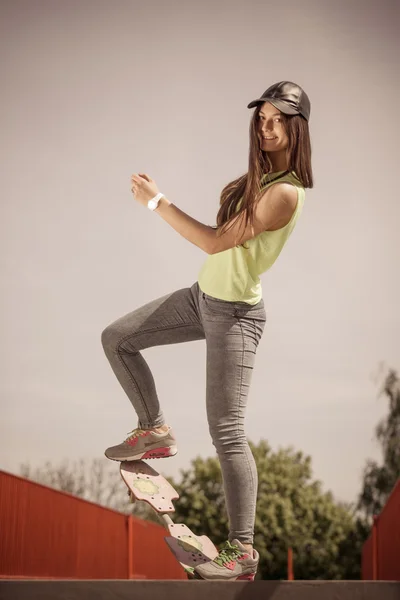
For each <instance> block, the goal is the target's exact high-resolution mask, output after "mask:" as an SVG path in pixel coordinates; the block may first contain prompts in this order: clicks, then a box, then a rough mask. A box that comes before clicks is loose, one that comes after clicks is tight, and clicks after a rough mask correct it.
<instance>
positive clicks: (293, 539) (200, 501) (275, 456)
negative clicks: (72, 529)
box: [169, 440, 368, 579]
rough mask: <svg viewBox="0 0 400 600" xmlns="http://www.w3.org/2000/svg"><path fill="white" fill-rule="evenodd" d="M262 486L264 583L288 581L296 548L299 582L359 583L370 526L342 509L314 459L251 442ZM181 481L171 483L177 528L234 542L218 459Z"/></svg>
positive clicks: (259, 530)
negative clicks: (316, 475) (315, 475)
mask: <svg viewBox="0 0 400 600" xmlns="http://www.w3.org/2000/svg"><path fill="white" fill-rule="evenodd" d="M250 447H251V449H252V452H253V455H254V458H255V461H256V464H257V470H258V476H259V488H258V499H257V514H256V522H255V538H254V546H255V547H256V548H257V550H258V552H259V553H260V567H259V572H258V577H260V578H262V579H286V578H287V551H288V548H289V547H292V548H293V557H294V559H293V566H294V575H295V578H296V579H358V578H360V564H361V548H362V544H363V542H364V541H365V539H366V537H367V535H368V525H367V524H366V523H365V521H363V520H362V519H361V518H355V515H354V508H353V506H352V505H351V504H347V503H340V502H337V503H335V501H334V499H333V496H332V493H331V492H323V491H322V489H321V482H320V481H313V480H312V471H311V458H310V457H309V456H304V455H303V453H302V452H295V451H294V450H293V449H292V448H288V449H281V450H279V451H278V452H276V453H273V452H272V451H271V448H270V446H269V445H268V443H267V442H266V441H264V440H262V441H261V442H260V443H259V444H258V445H254V444H252V443H251V442H250ZM191 466H192V468H191V469H188V470H182V471H181V475H182V478H181V481H180V483H176V482H175V481H174V480H173V479H172V478H170V479H169V480H170V482H171V483H172V485H173V486H174V487H175V489H176V490H177V492H178V493H179V494H180V499H179V501H177V502H176V503H175V507H176V513H175V514H176V518H174V520H175V521H176V522H178V523H185V524H186V525H187V526H188V527H190V528H191V529H192V530H193V532H194V533H196V534H197V535H201V534H205V535H208V536H209V537H210V538H211V539H212V540H213V542H214V543H215V544H217V545H219V544H221V543H222V542H224V541H225V540H226V538H227V531H228V518H227V514H226V509H225V501H224V492H223V483H222V474H221V469H220V466H219V461H218V459H217V458H208V459H206V460H203V459H202V458H200V457H197V458H196V459H194V460H193V461H192V463H191Z"/></svg>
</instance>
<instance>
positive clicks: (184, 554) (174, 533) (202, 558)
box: [164, 523, 218, 573]
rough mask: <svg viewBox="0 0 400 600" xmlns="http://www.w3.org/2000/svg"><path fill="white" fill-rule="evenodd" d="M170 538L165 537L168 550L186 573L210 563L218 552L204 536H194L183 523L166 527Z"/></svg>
mask: <svg viewBox="0 0 400 600" xmlns="http://www.w3.org/2000/svg"><path fill="white" fill-rule="evenodd" d="M168 529H169V532H170V536H167V537H165V538H164V539H165V541H166V543H167V544H168V546H169V548H170V550H171V551H172V552H173V554H174V555H175V557H176V559H177V560H178V561H179V562H180V563H181V565H182V567H183V568H184V569H185V571H187V572H189V573H190V572H191V570H192V569H193V568H194V567H196V566H197V565H199V564H202V563H205V562H210V561H211V560H214V558H215V557H216V556H217V555H218V550H217V548H216V547H215V546H214V544H213V543H212V541H211V540H210V538H208V537H207V536H206V535H201V536H198V535H195V534H194V533H193V532H192V531H191V530H190V529H189V527H187V526H186V525H184V524H183V523H173V524H170V525H168Z"/></svg>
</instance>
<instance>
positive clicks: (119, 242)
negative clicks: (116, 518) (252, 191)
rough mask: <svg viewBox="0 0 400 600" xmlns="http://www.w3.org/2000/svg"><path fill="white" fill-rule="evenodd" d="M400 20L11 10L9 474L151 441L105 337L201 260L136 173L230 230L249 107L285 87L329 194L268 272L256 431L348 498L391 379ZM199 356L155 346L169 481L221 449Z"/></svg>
mask: <svg viewBox="0 0 400 600" xmlns="http://www.w3.org/2000/svg"><path fill="white" fill-rule="evenodd" d="M398 30H399V4H398V3H396V2H394V1H393V2H389V1H382V0H380V1H379V2H378V1H374V2H371V1H361V0H360V1H359V2H357V1H353V2H352V1H349V0H339V1H337V0H336V1H334V2H333V1H332V2H327V1H321V0H313V1H309V2H304V1H291V2H290V1H286V2H285V3H284V4H282V3H279V2H268V1H265V2H256V1H253V0H246V1H240V2H239V1H229V2H228V1H224V2H222V1H220V2H218V1H216V0H203V1H202V2H188V1H187V0H175V1H174V2H162V1H161V0H158V1H148V2H139V1H131V2H129V1H124V2H122V1H114V2H105V1H82V0H79V1H77V0H74V1H64V2H56V1H50V0H48V1H38V0H29V1H28V0H27V1H24V2H22V1H19V0H13V1H11V0H9V1H8V2H7V1H4V0H3V1H2V3H1V35H0V39H1V42H0V43H1V50H2V56H3V60H2V63H1V67H0V68H1V81H2V94H1V104H2V110H1V140H2V141H1V191H2V194H1V230H0V234H1V238H0V243H1V272H0V285H1V336H0V352H1V355H0V358H1V360H0V369H1V372H0V398H1V409H2V410H1V424H0V468H2V469H4V470H7V471H10V472H14V473H18V472H19V465H20V463H21V462H25V461H30V462H31V464H33V465H41V464H43V462H44V461H46V460H51V461H53V462H54V463H57V462H59V461H61V460H62V459H65V458H68V457H69V458H70V459H77V458H81V457H88V458H93V457H101V456H103V452H104V449H105V448H106V447H107V446H109V445H113V444H116V443H119V442H121V441H122V440H123V439H124V438H125V437H126V434H127V433H128V432H129V431H130V430H132V429H133V428H134V427H136V422H137V421H136V415H135V413H134V412H133V409H132V407H131V404H130V402H129V400H128V398H127V397H126V395H125V393H124V391H123V390H122V388H121V387H120V385H119V383H118V381H117V379H116V378H115V375H114V373H113V372H112V370H111V367H110V365H109V363H108V361H107V359H106V357H105V355H104V351H103V348H102V346H101V341H100V338H101V332H102V330H103V329H104V328H105V327H106V326H107V325H109V324H110V323H111V322H113V321H114V320H116V319H117V318H119V317H120V316H122V315H124V314H126V313H128V312H130V311H132V310H134V309H135V308H138V307H139V306H141V305H143V304H145V303H147V302H149V301H150V300H152V299H155V298H157V297H160V296H163V295H165V294H167V293H169V292H172V291H174V290H177V289H180V288H183V287H190V286H191V285H192V284H193V283H194V282H195V281H196V280H197V275H198V273H199V271H200V268H201V266H202V264H203V262H204V261H205V259H206V254H205V253H204V252H202V251H201V250H200V249H199V248H197V247H196V246H194V245H193V244H191V243H190V242H188V241H187V240H186V239H184V238H183V237H181V236H180V235H179V234H178V233H177V232H175V230H174V229H172V228H171V227H170V226H169V225H168V224H167V223H166V222H165V221H164V220H163V219H162V218H161V217H160V216H159V215H157V214H156V213H152V212H150V211H149V210H147V209H146V208H145V207H143V206H141V205H140V204H139V203H138V202H135V200H134V199H133V197H132V194H131V191H130V176H131V174H132V173H135V172H136V173H138V172H139V173H140V172H145V173H148V174H149V175H150V176H151V177H153V178H154V179H155V181H156V183H157V185H158V187H159V189H160V190H161V191H162V192H163V193H164V194H165V195H166V196H167V197H168V198H169V199H170V200H171V201H172V202H174V204H176V205H177V206H179V207H180V208H181V209H182V210H183V211H185V212H187V213H188V214H189V215H191V216H192V217H194V218H196V219H198V220H199V221H201V222H203V223H206V224H209V225H213V224H215V219H216V214H217V211H218V204H219V196H220V193H221V190H222V188H223V187H224V186H225V185H226V184H227V183H228V182H230V181H232V180H233V179H234V178H236V177H238V176H239V175H242V174H243V173H245V172H246V171H247V169H248V162H247V161H248V144H249V138H248V130H249V122H250V119H251V115H252V112H253V110H249V109H248V108H247V104H248V103H249V102H250V101H251V100H253V99H255V98H257V97H259V96H260V95H261V94H262V93H263V92H264V90H266V89H267V87H269V86H270V85H272V84H273V83H275V82H277V81H281V80H291V81H294V82H296V83H298V84H299V85H301V86H302V87H303V88H304V89H305V91H306V92H307V94H308V96H309V97H310V100H311V118H310V122H309V125H310V131H311V141H312V165H313V173H314V184H315V185H314V188H313V189H312V190H306V201H305V206H304V210H303V213H302V215H301V217H300V219H299V221H298V222H297V225H296V228H295V230H294V232H293V234H292V237H291V238H290V240H289V242H288V243H287V245H286V247H285V248H284V250H283V252H282V254H281V256H280V257H279V259H278V260H277V262H276V263H275V265H274V266H273V267H272V269H271V270H270V271H269V272H267V273H265V274H264V275H263V276H262V278H261V281H262V286H263V298H264V302H265V307H266V311H267V324H266V327H265V330H264V334H263V338H262V340H261V342H260V345H259V347H258V353H257V357H256V365H255V371H254V375H253V381H252V386H251V389H250V393H249V399H248V409H247V418H246V424H247V435H248V437H249V438H250V439H251V440H252V441H253V442H258V441H259V440H260V439H261V438H263V439H266V440H268V441H269V443H270V444H271V445H272V447H273V449H274V450H278V449H279V448H280V447H287V446H289V445H292V446H293V447H294V448H295V449H296V450H302V451H303V452H304V453H305V454H309V455H311V457H312V465H313V475H314V477H315V478H318V479H320V480H322V482H323V489H324V491H327V490H331V491H332V492H333V494H334V496H335V498H336V499H337V500H347V501H355V499H356V496H357V494H358V492H359V491H360V486H361V475H362V470H363V467H364V465H365V462H366V460H367V459H368V458H375V459H377V460H380V459H381V453H380V449H379V447H378V445H377V443H376V442H375V441H374V429H375V427H376V425H377V423H378V421H379V420H380V419H381V418H382V417H384V416H385V415H386V414H387V411H388V406H387V400H386V398H385V397H381V398H380V399H378V387H379V386H378V383H377V378H376V377H377V373H378V370H379V365H380V363H381V362H383V363H384V364H386V365H387V366H388V367H393V368H395V369H400V349H399V338H400V313H399V306H400V289H399V276H398V274H399V250H400V247H399V220H400V209H399V206H400V201H399V190H398V185H397V179H398V171H399V167H398V159H399V152H398V139H399V135H400V131H399V129H400V128H399V117H398V113H397V112H396V111H397V107H398V98H399V92H400V86H399V78H398V74H397V73H398V64H399V41H398ZM205 351H206V348H205V341H203V340H201V341H195V342H190V343H187V344H177V345H172V346H162V347H158V348H150V349H147V350H144V351H143V356H144V357H145V359H146V360H147V361H148V364H149V366H150V368H151V369H152V372H153V375H154V378H155V381H156V386H157V391H158V394H159V397H160V401H161V402H162V405H163V409H164V412H165V415H166V418H167V420H168V422H169V423H170V424H171V425H172V426H173V427H174V430H175V433H176V435H177V438H178V449H179V451H178V454H177V455H176V456H175V457H174V458H171V459H169V460H164V461H162V462H161V461H151V464H153V465H154V466H156V467H157V468H162V471H163V473H165V474H167V475H174V476H175V475H178V474H179V470H180V469H181V468H186V467H188V466H189V464H190V461H191V460H192V459H193V458H194V457H195V456H197V455H200V456H202V457H204V458H207V457H208V456H214V455H215V450H214V447H213V446H212V444H211V440H210V438H209V433H208V428H207V422H206V413H205ZM384 372H385V371H384V370H383V371H382V373H384ZM116 468H117V465H116Z"/></svg>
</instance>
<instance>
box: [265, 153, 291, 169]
mask: <svg viewBox="0 0 400 600" xmlns="http://www.w3.org/2000/svg"><path fill="white" fill-rule="evenodd" d="M267 156H268V158H269V160H270V163H271V165H272V173H276V172H277V171H286V170H287V169H288V166H289V165H288V160H287V156H286V150H282V151H281V152H279V151H278V152H271V153H270V154H268V155H267Z"/></svg>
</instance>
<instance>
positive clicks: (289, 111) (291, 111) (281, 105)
mask: <svg viewBox="0 0 400 600" xmlns="http://www.w3.org/2000/svg"><path fill="white" fill-rule="evenodd" d="M264 102H270V103H271V104H273V106H275V108H277V109H278V110H280V111H281V112H283V113H285V115H298V114H299V111H298V110H297V109H295V108H293V107H292V106H288V105H287V104H286V103H285V102H282V100H278V99H277V98H258V100H253V101H252V102H250V104H248V105H247V108H253V106H257V104H264Z"/></svg>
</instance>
